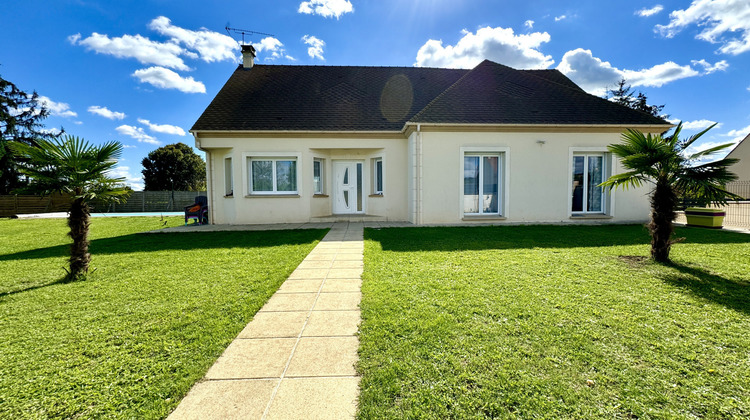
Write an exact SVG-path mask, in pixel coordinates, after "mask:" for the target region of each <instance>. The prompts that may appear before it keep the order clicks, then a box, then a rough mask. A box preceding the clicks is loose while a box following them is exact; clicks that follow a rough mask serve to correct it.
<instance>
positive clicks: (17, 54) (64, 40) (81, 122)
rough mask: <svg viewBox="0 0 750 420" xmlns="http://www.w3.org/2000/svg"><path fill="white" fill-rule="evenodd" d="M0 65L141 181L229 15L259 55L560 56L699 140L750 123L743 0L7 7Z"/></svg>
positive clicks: (50, 123)
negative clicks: (627, 86)
mask: <svg viewBox="0 0 750 420" xmlns="http://www.w3.org/2000/svg"><path fill="white" fill-rule="evenodd" d="M3 9H4V10H3V25H0V39H1V40H2V41H1V42H2V44H1V45H2V47H1V48H0V75H2V76H3V78H5V79H7V80H10V81H11V82H13V83H15V84H16V85H17V86H18V87H20V88H21V89H23V90H26V91H29V92H30V91H32V90H35V91H36V92H37V93H39V95H41V96H43V97H44V98H45V101H47V102H46V103H47V105H48V107H49V108H50V110H51V111H52V113H53V116H52V117H50V118H48V119H47V120H46V122H45V124H46V126H47V127H48V128H55V127H57V128H59V127H61V126H62V127H64V128H65V130H66V131H67V132H68V133H70V134H73V135H77V136H81V137H83V138H85V139H87V140H89V141H92V142H94V143H99V142H103V141H107V140H118V141H120V142H122V143H123V145H125V152H124V154H123V158H122V159H121V161H120V164H119V167H118V172H117V174H118V175H119V176H123V177H126V178H127V182H128V183H129V184H130V185H132V186H133V187H134V188H136V189H140V188H142V185H143V182H142V180H141V173H140V171H141V169H142V167H141V165H140V162H141V160H142V159H143V158H144V157H145V156H146V155H147V154H148V153H149V152H150V151H152V150H154V149H156V148H157V147H159V146H163V145H166V144H171V143H175V142H184V143H186V144H188V145H190V146H194V142H193V138H192V136H191V135H190V134H189V132H188V130H189V129H190V127H191V126H192V124H193V123H194V122H195V120H196V119H197V118H198V116H199V115H200V113H201V112H202V111H203V110H204V109H205V107H206V106H207V105H208V103H209V102H210V101H211V100H212V99H213V97H214V95H215V94H216V93H217V92H218V90H219V89H220V88H221V86H222V85H223V84H224V83H225V82H226V80H227V78H228V77H229V75H230V74H231V73H232V71H233V70H234V69H235V67H236V65H237V63H239V61H240V54H239V46H238V43H237V40H238V39H240V35H237V34H234V33H232V34H231V35H232V36H231V37H230V36H229V35H227V32H226V31H225V30H224V28H225V27H226V26H230V27H234V28H241V29H247V30H252V31H257V32H263V33H267V34H272V36H268V35H255V34H254V35H249V36H246V38H245V40H246V41H249V42H252V43H253V44H254V45H255V46H256V49H258V58H257V62H258V63H262V64H299V65H366V66H428V67H454V68H471V67H473V66H475V65H476V64H478V63H479V62H480V61H482V60H483V59H485V58H488V59H490V60H493V61H496V62H499V63H502V64H506V65H509V66H511V67H515V68H537V69H541V68H549V69H553V68H556V69H559V70H560V71H562V72H563V73H565V74H566V75H567V76H568V77H570V78H571V79H572V80H573V81H575V82H576V83H578V84H579V85H580V86H581V87H583V88H584V89H586V90H587V91H588V92H590V93H594V94H598V95H601V94H602V93H603V92H604V90H605V89H606V88H607V87H610V86H612V85H613V84H614V83H615V82H617V80H619V79H620V78H622V77H625V78H626V79H627V80H628V82H629V83H631V84H632V85H633V86H634V88H635V89H636V90H640V91H643V92H644V93H646V94H647V96H648V98H649V102H650V103H651V104H656V105H660V104H665V105H666V107H665V108H664V112H665V113H667V114H669V115H670V120H675V121H676V120H682V121H684V122H685V124H686V127H688V128H691V129H692V131H685V133H686V134H691V133H694V132H695V130H699V129H701V128H704V127H706V126H707V125H708V124H710V123H713V122H717V123H719V125H718V126H717V127H715V128H714V129H713V130H711V131H710V132H709V134H707V135H706V136H704V137H703V139H702V141H701V142H700V143H699V144H697V147H709V146H710V145H714V144H718V143H726V142H738V141H740V140H741V139H742V138H744V137H745V136H746V135H747V134H748V132H750V77H749V75H750V2H748V1H747V0H722V1H718V0H714V1H711V0H695V1H692V2H690V1H638V0H636V1H614V0H612V1H606V2H602V1H601V0H597V1H588V0H582V1H576V2H560V1H553V0H549V1H533V2H532V1H515V0H512V1H489V0H467V1H456V0H410V1H391V0H310V1H301V0H295V1H282V0H279V1H250V0H245V1H221V2H219V1H205V0H204V1H189V0H180V1H173V0H151V1H148V0H146V1H128V0H122V1H111V2H110V1H106V2H105V1H89V0H26V1H10V2H5V4H4V5H3Z"/></svg>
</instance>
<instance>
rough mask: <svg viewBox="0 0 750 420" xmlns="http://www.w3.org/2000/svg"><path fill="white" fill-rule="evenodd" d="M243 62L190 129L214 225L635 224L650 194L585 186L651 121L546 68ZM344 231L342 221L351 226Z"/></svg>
mask: <svg viewBox="0 0 750 420" xmlns="http://www.w3.org/2000/svg"><path fill="white" fill-rule="evenodd" d="M254 57H255V54H254V49H253V48H252V46H243V64H241V65H240V66H239V68H237V69H236V70H235V71H234V73H233V74H232V75H231V77H230V78H229V80H228V81H227V83H226V84H225V85H224V87H223V88H222V89H221V90H220V91H219V93H218V94H217V95H216V97H215V98H214V100H213V101H212V102H211V103H210V105H209V106H208V107H207V108H206V110H205V112H204V113H203V114H202V115H201V116H200V118H199V119H198V120H197V122H196V123H195V125H194V126H193V128H192V129H191V133H192V134H193V136H194V137H195V143H196V147H198V148H199V149H201V150H203V151H205V153H206V163H207V173H208V180H207V181H208V194H209V208H210V219H211V221H212V223H221V224H250V223H288V222H308V221H330V220H337V219H339V218H347V217H349V218H351V217H355V219H358V218H364V219H365V220H382V221H409V222H412V223H414V224H419V225H422V224H471V223H476V222H493V223H494V222H497V223H506V222H532V223H535V222H542V223H544V222H554V223H559V222H572V223H576V222H578V223H580V222H588V221H594V222H602V221H605V222H617V223H623V222H641V221H645V220H647V219H648V214H649V204H648V200H647V197H646V195H647V193H648V190H645V189H635V190H633V189H631V190H628V191H622V190H619V191H614V192H612V193H611V194H610V193H609V191H605V190H604V189H602V188H600V187H598V186H597V185H598V184H599V183H600V182H602V181H604V180H606V179H607V177H608V176H609V175H610V174H613V173H617V172H619V171H621V167H620V166H619V164H618V163H617V161H616V160H615V158H614V157H613V156H612V155H610V154H609V153H607V145H609V144H612V143H616V142H619V141H620V136H621V133H622V132H623V131H624V130H625V129H627V128H634V129H638V130H641V131H644V132H650V133H660V132H663V131H665V130H666V129H668V128H669V127H670V125H669V124H668V123H667V122H665V121H664V120H662V119H659V118H656V117H653V116H651V115H648V114H645V113H642V112H639V111H635V110H632V109H629V108H626V107H622V106H620V105H617V104H614V103H612V102H610V101H607V100H605V99H602V98H599V97H596V96H592V95H589V94H587V93H586V92H584V91H583V90H582V89H581V88H579V87H578V86H577V85H576V84H575V83H573V82H572V81H571V80H570V79H568V78H567V77H565V76H564V75H563V74H562V73H560V72H558V71H557V70H516V69H512V68H510V67H507V66H504V65H502V64H498V63H494V62H491V61H484V62H482V63H480V64H479V65H477V66H476V67H475V68H473V69H471V70H463V69H439V68H416V67H360V66H293V65H255V64H254ZM350 220H351V219H350Z"/></svg>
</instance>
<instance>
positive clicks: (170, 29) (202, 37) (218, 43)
mask: <svg viewBox="0 0 750 420" xmlns="http://www.w3.org/2000/svg"><path fill="white" fill-rule="evenodd" d="M148 27H149V28H150V29H152V30H154V31H156V32H158V33H160V34H162V35H165V36H168V37H170V38H171V41H172V42H173V43H174V44H182V45H185V46H186V47H187V48H188V49H190V50H194V51H197V52H198V55H199V56H200V58H201V60H203V61H205V62H208V63H211V62H214V61H224V60H226V61H234V60H236V59H237V52H238V51H239V45H238V44H237V41H235V40H234V39H232V37H229V36H227V35H224V34H221V33H218V32H213V31H209V30H208V29H206V28H200V30H198V31H193V30H189V29H184V28H180V27H179V26H174V25H172V22H171V21H170V20H169V19H168V18H166V17H164V16H159V17H157V18H156V19H154V20H152V21H151V23H150V24H149V25H148ZM183 53H184V54H186V55H188V56H189V57H191V58H197V57H198V56H196V54H195V53H191V52H190V51H188V52H183ZM154 64H159V63H154Z"/></svg>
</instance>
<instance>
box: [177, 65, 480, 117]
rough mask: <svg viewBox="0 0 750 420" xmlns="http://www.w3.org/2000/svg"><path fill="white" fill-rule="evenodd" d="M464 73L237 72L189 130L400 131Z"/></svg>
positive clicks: (287, 68) (265, 68)
mask: <svg viewBox="0 0 750 420" xmlns="http://www.w3.org/2000/svg"><path fill="white" fill-rule="evenodd" d="M467 72H468V70H455V69H434V68H416V67H353V66H352V67H344V66H276V65H255V66H253V67H252V68H251V69H243V68H242V67H241V66H240V68H238V69H237V70H235V72H234V73H233V74H232V76H231V77H230V78H229V80H228V81H227V83H226V84H225V85H224V87H223V88H222V89H221V90H220V91H219V93H218V94H217V95H216V98H214V100H213V101H212V102H211V104H210V105H209V106H208V108H206V111H205V112H204V113H203V115H201V117H200V118H199V119H198V121H197V122H196V123H195V125H194V126H193V128H192V129H193V130H313V131H353V130H361V131H400V130H401V129H402V128H403V127H404V123H405V122H406V121H407V120H408V118H410V117H412V116H413V115H414V114H416V113H417V112H419V111H420V110H421V109H422V108H424V107H425V106H426V105H427V104H428V103H429V102H430V101H432V100H433V99H435V97H436V96H438V95H439V94H440V93H441V92H443V91H444V90H445V89H447V88H448V87H450V86H451V85H452V84H453V83H455V82H456V80H458V79H459V78H460V77H461V76H463V75H464V74H466V73H467Z"/></svg>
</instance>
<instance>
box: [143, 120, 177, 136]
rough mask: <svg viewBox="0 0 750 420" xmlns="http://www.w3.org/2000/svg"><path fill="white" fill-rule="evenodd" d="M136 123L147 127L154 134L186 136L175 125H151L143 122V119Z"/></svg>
mask: <svg viewBox="0 0 750 420" xmlns="http://www.w3.org/2000/svg"><path fill="white" fill-rule="evenodd" d="M138 122H139V123H141V124H143V125H145V126H146V127H148V129H149V130H151V131H153V132H154V133H163V134H171V135H173V136H185V135H187V133H186V132H185V130H183V129H182V128H180V127H177V126H176V125H169V124H152V123H151V121H149V120H145V119H143V118H138Z"/></svg>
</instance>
